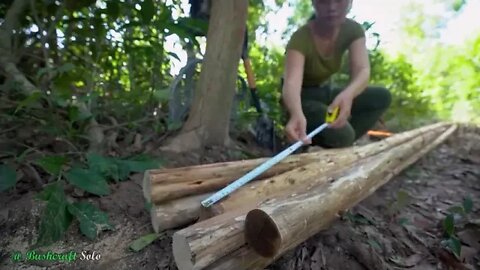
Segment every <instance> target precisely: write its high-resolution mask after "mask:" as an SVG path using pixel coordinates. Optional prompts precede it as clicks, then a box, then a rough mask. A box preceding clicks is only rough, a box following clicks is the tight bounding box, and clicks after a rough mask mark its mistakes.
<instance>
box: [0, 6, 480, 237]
mask: <svg viewBox="0 0 480 270" xmlns="http://www.w3.org/2000/svg"><path fill="white" fill-rule="evenodd" d="M184 2H185V1H179V0H173V1H154V0H122V1H117V0H97V1H95V0H65V1H55V0H42V1H29V0H10V1H2V2H1V3H0V18H1V19H0V20H1V21H0V22H1V23H2V25H1V26H0V48H1V51H0V61H1V62H2V63H1V64H2V65H1V70H2V73H0V126H1V127H2V128H1V130H0V146H1V147H0V149H1V151H0V160H1V164H0V178H1V179H2V181H1V182H0V192H5V191H9V190H11V189H13V188H14V187H15V185H16V184H17V182H18V181H22V179H23V178H24V177H28V176H30V177H31V178H32V179H35V181H36V184H35V189H36V190H38V191H40V190H41V191H42V192H41V193H39V195H38V199H39V200H42V201H45V202H46V205H45V209H44V212H43V213H42V216H43V218H42V221H41V223H40V228H39V238H38V244H50V243H52V242H55V241H57V240H59V239H61V237H62V235H63V233H64V232H65V231H66V230H67V228H68V227H69V225H70V224H71V222H72V220H73V218H76V219H77V221H78V222H79V224H80V230H81V232H82V233H83V234H84V235H86V236H87V237H88V238H90V239H94V238H95V237H96V235H97V234H98V233H100V231H102V230H110V229H113V227H112V226H111V224H110V223H109V222H108V217H107V216H106V215H105V213H103V212H101V211H100V210H99V209H97V208H96V207H94V206H93V205H91V204H89V203H87V202H85V201H82V200H79V201H72V200H70V197H68V198H67V196H66V188H65V186H70V187H72V188H75V189H78V190H81V191H82V192H85V193H87V194H90V195H95V196H103V195H107V194H109V193H110V190H109V185H108V184H109V183H116V182H119V181H125V180H127V179H128V176H129V175H130V174H131V173H136V172H142V171H144V170H146V169H149V168H158V166H160V164H161V161H160V160H158V159H154V158H151V157H148V156H146V155H144V154H145V153H144V152H148V151H144V150H145V149H144V148H142V145H144V144H146V143H148V142H150V141H152V140H153V139H155V138H157V137H162V136H167V135H168V134H170V132H173V130H174V129H175V128H176V127H175V126H172V125H171V123H169V121H168V115H167V114H168V99H169V86H170V84H171V83H172V81H173V79H174V77H175V75H172V74H171V72H170V70H171V68H172V63H173V62H174V61H177V60H179V59H180V57H179V55H178V54H177V52H174V51H169V50H168V49H167V48H166V46H165V44H166V40H167V38H168V37H170V36H177V37H178V38H179V40H180V43H181V45H182V46H183V45H185V44H186V41H187V40H191V41H195V42H194V44H195V46H200V45H201V44H202V42H203V41H202V39H198V38H196V37H195V36H196V35H197V33H198V32H204V31H205V30H206V27H207V25H206V23H205V22H203V21H200V20H196V19H192V18H189V17H188V15H187V14H186V13H185V12H186V10H184V9H182V8H181V7H182V6H184V5H183V4H184ZM249 2H250V6H249V10H248V11H249V16H248V28H249V40H250V57H251V59H252V63H253V67H254V71H255V76H256V79H257V86H258V91H259V95H260V98H261V99H262V100H263V101H264V102H265V103H266V104H267V105H268V108H269V110H268V115H269V117H271V118H272V119H275V120H276V123H277V125H278V126H279V127H280V128H281V126H282V124H283V122H282V115H283V110H282V108H281V106H280V102H279V99H280V91H281V89H280V83H281V77H282V73H283V56H284V48H283V47H282V46H270V45H268V46H267V45H265V44H262V43H259V42H255V41H256V33H265V32H268V29H269V27H270V26H271V25H270V24H269V22H268V21H267V20H266V19H265V18H266V15H267V14H268V13H269V12H276V11H277V10H278V9H279V8H280V7H281V6H283V5H295V7H296V9H295V13H294V16H292V17H291V18H285V19H286V20H288V28H287V31H286V32H285V33H283V36H284V38H285V39H288V37H289V36H290V34H291V33H292V32H293V31H294V30H295V29H296V28H297V27H298V26H300V25H301V24H302V23H305V22H306V20H307V19H308V18H309V17H310V15H311V14H312V10H311V7H310V1H309V0H295V1H293V0H291V1H285V0H276V1H275V5H273V6H269V5H265V4H264V2H263V1H260V0H250V1H249ZM447 2H448V3H449V5H450V10H451V12H452V13H458V12H461V10H462V8H463V7H464V5H465V2H466V1H458V0H452V1H447ZM415 15H416V16H414V17H413V19H411V20H406V22H407V23H406V25H405V35H406V36H407V37H410V38H411V39H412V40H415V46H416V48H412V46H410V47H407V46H406V47H405V50H404V51H403V53H401V54H399V55H389V54H387V53H386V52H385V51H384V50H383V49H382V43H381V39H382V37H381V36H379V35H378V34H377V33H373V32H372V31H371V30H368V26H369V25H371V24H372V23H373V22H361V23H363V24H364V25H365V28H366V29H367V32H368V33H369V35H370V36H373V37H375V38H378V39H379V46H378V47H377V48H374V49H372V50H371V51H370V62H371V67H372V77H371V83H372V84H381V85H384V86H386V87H387V88H388V89H389V90H390V91H391V92H392V94H393V103H392V106H391V108H390V109H389V111H388V112H387V114H386V115H385V120H386V123H387V128H389V129H391V130H393V131H398V130H403V129H407V128H413V127H416V126H418V125H422V124H425V123H427V122H431V121H435V120H438V119H453V120H461V121H469V122H475V123H480V111H479V110H478V108H480V95H479V94H480V76H478V73H479V71H480V33H472V36H471V38H470V40H468V41H467V42H465V43H464V44H461V45H455V46H447V45H442V44H439V43H438V44H436V45H435V46H431V41H432V40H431V37H429V36H428V35H425V33H426V30H425V29H424V27H425V25H431V23H428V24H425V22H431V21H433V22H441V19H442V18H440V21H439V19H438V18H426V17H425V16H424V15H422V13H415ZM422 16H423V17H422ZM434 25H436V26H435V27H441V26H442V24H441V23H440V24H434ZM197 40H198V41H197ZM410 45H412V44H410ZM419 48H423V50H420V49H419ZM419 59H422V60H423V62H422V61H419ZM239 74H241V75H244V74H245V73H244V70H243V68H242V67H241V66H239ZM347 74H348V70H347V68H346V66H345V67H344V68H343V69H342V72H341V73H340V74H337V75H336V76H335V77H334V78H333V83H335V84H337V85H339V86H342V85H345V83H347V82H348V76H347ZM252 114H255V112H254V110H253V108H252V109H251V110H250V111H249V114H246V115H245V117H244V118H245V119H246V121H253V120H254V117H252ZM98 142H102V145H106V146H104V147H99V144H98Z"/></svg>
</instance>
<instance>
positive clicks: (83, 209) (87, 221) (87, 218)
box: [68, 202, 113, 240]
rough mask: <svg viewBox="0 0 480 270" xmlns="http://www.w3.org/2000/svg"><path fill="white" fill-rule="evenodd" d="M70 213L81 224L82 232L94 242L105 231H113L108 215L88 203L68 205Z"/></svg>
mask: <svg viewBox="0 0 480 270" xmlns="http://www.w3.org/2000/svg"><path fill="white" fill-rule="evenodd" d="M68 211H69V212H70V213H71V214H72V215H74V216H75V217H76V218H77V219H78V221H79V222H80V231H81V232H82V233H83V234H84V235H85V236H86V237H88V238H89V239H91V240H94V239H95V238H96V237H97V235H98V234H99V233H100V232H101V231H103V230H113V226H112V225H111V224H110V223H109V221H108V215H107V214H106V213H104V212H103V211H101V210H100V209H98V208H96V207H95V206H94V205H93V204H91V203H88V202H76V203H73V204H70V205H68Z"/></svg>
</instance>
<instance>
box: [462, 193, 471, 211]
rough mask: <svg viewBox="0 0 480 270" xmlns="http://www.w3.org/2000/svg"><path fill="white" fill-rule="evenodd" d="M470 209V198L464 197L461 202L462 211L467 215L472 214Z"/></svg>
mask: <svg viewBox="0 0 480 270" xmlns="http://www.w3.org/2000/svg"><path fill="white" fill-rule="evenodd" d="M472 209H473V201H472V198H470V197H466V198H465V199H464V200H463V210H465V213H466V214H468V213H470V212H472Z"/></svg>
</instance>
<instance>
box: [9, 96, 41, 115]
mask: <svg viewBox="0 0 480 270" xmlns="http://www.w3.org/2000/svg"><path fill="white" fill-rule="evenodd" d="M41 98H42V93H41V92H33V93H32V94H31V95H29V96H28V97H27V98H26V99H24V100H22V101H21V102H19V103H18V106H17V108H16V109H15V112H14V114H15V113H17V112H18V111H19V110H20V109H22V108H23V107H31V106H32V105H34V104H36V103H38V101H39V100H40V99H41Z"/></svg>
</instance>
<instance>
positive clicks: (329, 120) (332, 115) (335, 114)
mask: <svg viewBox="0 0 480 270" xmlns="http://www.w3.org/2000/svg"><path fill="white" fill-rule="evenodd" d="M338 111H339V109H338V107H336V108H335V109H333V112H329V111H328V110H327V116H326V117H325V123H328V124H331V123H333V122H335V120H337V117H338Z"/></svg>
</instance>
